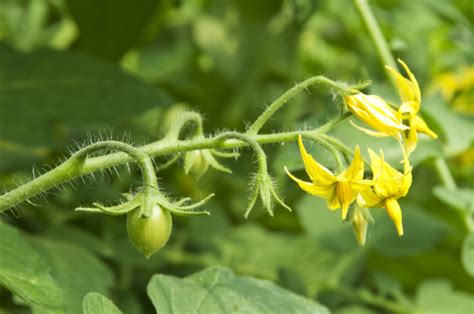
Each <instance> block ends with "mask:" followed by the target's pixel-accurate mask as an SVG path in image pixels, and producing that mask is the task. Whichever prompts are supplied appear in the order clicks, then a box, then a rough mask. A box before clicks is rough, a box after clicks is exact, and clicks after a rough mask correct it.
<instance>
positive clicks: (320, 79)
mask: <svg viewBox="0 0 474 314" xmlns="http://www.w3.org/2000/svg"><path fill="white" fill-rule="evenodd" d="M316 84H325V85H328V86H329V87H332V88H334V89H336V90H337V91H338V92H339V93H341V94H344V93H347V92H349V91H350V90H351V89H352V88H351V87H349V86H348V85H347V84H344V83H340V82H335V81H332V80H330V79H328V78H327V77H324V76H313V77H311V78H309V79H307V80H305V81H303V82H301V83H298V84H296V85H295V86H294V87H293V88H291V89H289V90H288V91H287V92H286V93H284V94H283V95H281V96H280V97H278V98H277V99H276V100H275V101H274V102H273V103H271V104H270V106H268V108H267V109H266V110H265V111H264V112H263V113H262V114H261V115H260V116H259V117H258V118H257V120H255V122H254V123H253V124H252V125H251V126H250V127H249V128H248V130H247V132H246V134H247V135H256V134H257V133H258V131H260V129H261V128H262V127H263V125H264V124H265V123H266V122H267V121H268V120H269V119H270V118H271V116H273V115H274V114H275V112H277V111H278V109H280V108H281V107H282V106H283V105H284V104H286V103H287V102H288V101H289V100H290V99H291V98H293V97H295V96H296V95H298V94H299V93H300V92H301V91H302V90H304V89H306V88H308V87H309V86H311V85H316Z"/></svg>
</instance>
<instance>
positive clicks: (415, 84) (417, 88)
mask: <svg viewBox="0 0 474 314" xmlns="http://www.w3.org/2000/svg"><path fill="white" fill-rule="evenodd" d="M397 61H398V62H399V63H400V64H401V65H402V66H403V68H404V69H405V71H406V72H407V74H408V77H409V78H410V81H411V82H412V84H413V89H414V90H413V92H414V94H415V96H416V98H417V100H418V102H421V92H420V86H419V85H418V81H417V80H416V78H415V75H413V73H412V72H411V71H410V68H408V66H407V65H406V63H405V62H403V60H402V59H398V60H397Z"/></svg>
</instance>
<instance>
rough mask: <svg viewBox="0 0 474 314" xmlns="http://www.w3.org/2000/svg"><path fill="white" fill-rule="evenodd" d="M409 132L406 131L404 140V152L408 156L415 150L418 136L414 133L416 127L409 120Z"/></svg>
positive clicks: (412, 121) (412, 120) (411, 120)
mask: <svg viewBox="0 0 474 314" xmlns="http://www.w3.org/2000/svg"><path fill="white" fill-rule="evenodd" d="M415 117H416V116H415ZM409 123H410V130H409V131H408V135H407V137H406V139H405V150H406V152H407V154H408V156H410V155H411V153H413V152H414V151H415V149H416V146H417V144H418V134H417V132H416V127H415V124H414V119H410V122H409Z"/></svg>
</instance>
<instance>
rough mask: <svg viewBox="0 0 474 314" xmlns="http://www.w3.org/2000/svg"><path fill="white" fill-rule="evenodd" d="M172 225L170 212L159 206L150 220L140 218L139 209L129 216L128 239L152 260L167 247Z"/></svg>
mask: <svg viewBox="0 0 474 314" xmlns="http://www.w3.org/2000/svg"><path fill="white" fill-rule="evenodd" d="M172 225H173V221H172V219H171V214H170V212H169V211H168V210H167V209H163V208H161V207H160V206H158V205H155V206H154V207H153V213H152V215H151V216H150V217H149V218H145V217H140V211H139V210H138V209H135V210H133V211H131V212H130V213H128V215H127V232H128V238H129V239H130V242H132V244H133V246H135V248H136V249H137V250H139V251H140V252H142V253H143V255H145V257H146V258H150V256H152V255H153V254H155V253H156V252H158V251H159V250H160V249H161V248H163V247H164V246H165V245H166V242H168V239H169V238H170V234H171V228H172Z"/></svg>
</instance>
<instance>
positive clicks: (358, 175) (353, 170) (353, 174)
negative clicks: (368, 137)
mask: <svg viewBox="0 0 474 314" xmlns="http://www.w3.org/2000/svg"><path fill="white" fill-rule="evenodd" d="M363 176H364V160H363V159H362V156H361V154H360V148H359V145H357V146H356V147H355V148H354V158H353V159H352V163H351V165H350V166H349V168H347V169H346V170H345V171H344V172H343V173H341V174H340V175H338V176H337V177H338V179H339V178H341V179H345V180H347V181H355V180H360V179H362V177H363Z"/></svg>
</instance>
